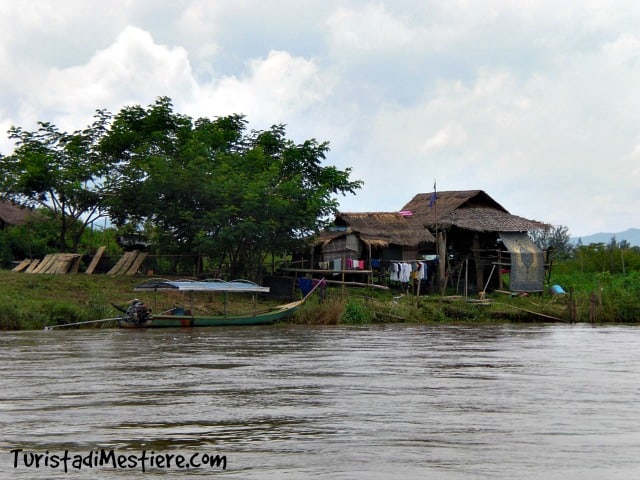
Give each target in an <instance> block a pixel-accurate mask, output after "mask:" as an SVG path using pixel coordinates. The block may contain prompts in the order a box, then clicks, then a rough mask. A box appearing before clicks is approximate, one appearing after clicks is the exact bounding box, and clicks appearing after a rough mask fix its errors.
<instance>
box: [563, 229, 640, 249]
mask: <svg viewBox="0 0 640 480" xmlns="http://www.w3.org/2000/svg"><path fill="white" fill-rule="evenodd" d="M613 237H616V242H618V243H619V242H621V241H623V240H626V241H627V242H629V245H631V246H634V245H635V246H640V228H630V229H628V230H625V231H624V232H618V233H594V234H593V235H586V236H584V237H571V243H572V244H574V245H575V244H576V243H578V238H579V239H580V240H581V241H582V245H589V244H591V243H604V244H607V243H609V242H610V241H611V239H612V238H613Z"/></svg>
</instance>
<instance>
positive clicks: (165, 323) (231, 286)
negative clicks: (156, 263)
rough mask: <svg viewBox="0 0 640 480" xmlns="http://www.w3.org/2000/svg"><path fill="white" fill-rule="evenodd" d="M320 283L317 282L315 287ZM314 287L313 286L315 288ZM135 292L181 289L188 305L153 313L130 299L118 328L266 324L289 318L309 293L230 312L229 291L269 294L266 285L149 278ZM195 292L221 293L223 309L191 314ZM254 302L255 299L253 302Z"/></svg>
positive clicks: (240, 281) (142, 304)
mask: <svg viewBox="0 0 640 480" xmlns="http://www.w3.org/2000/svg"><path fill="white" fill-rule="evenodd" d="M318 286H320V283H317V284H316V287H318ZM314 289H315V288H314ZM134 291H136V292H153V293H154V294H156V295H157V294H158V293H163V292H165V293H166V292H183V293H187V294H189V296H190V300H191V304H192V306H191V308H189V309H185V308H184V307H174V308H171V309H169V310H165V311H163V312H161V313H158V314H156V313H153V312H152V311H151V309H150V308H149V307H148V306H147V305H145V304H144V303H143V302H140V301H139V300H137V299H134V300H132V301H131V302H129V305H128V306H127V308H126V309H123V311H124V315H123V316H122V318H119V319H118V326H119V327H121V328H167V327H174V328H175V327H213V326H240V325H266V324H272V323H275V322H277V321H279V320H283V319H286V318H288V317H291V316H292V315H293V314H294V313H295V312H296V311H297V310H298V308H300V306H301V305H302V304H303V303H304V301H305V300H306V299H307V298H308V297H309V295H310V294H311V293H312V292H309V293H308V294H307V295H306V296H305V297H304V298H303V299H301V300H298V301H295V302H291V303H287V304H285V305H278V306H274V307H269V308H266V309H263V310H258V308H257V306H256V305H254V309H253V310H252V311H250V312H248V313H230V312H228V311H227V295H229V294H242V293H244V294H253V295H254V298H255V295H256V294H258V293H268V292H269V287H262V286H260V285H258V284H256V283H253V282H249V281H247V280H234V281H231V282H225V281H220V280H210V281H195V280H179V281H171V280H151V281H148V282H144V283H142V284H140V285H138V286H137V287H135V288H134ZM197 293H220V294H222V295H223V296H224V312H222V313H220V314H198V313H194V308H193V298H194V295H195V294H197ZM254 303H255V302H254Z"/></svg>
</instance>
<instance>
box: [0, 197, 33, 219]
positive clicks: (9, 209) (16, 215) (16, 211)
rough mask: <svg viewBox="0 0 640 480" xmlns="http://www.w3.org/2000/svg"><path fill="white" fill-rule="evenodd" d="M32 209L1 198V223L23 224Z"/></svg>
mask: <svg viewBox="0 0 640 480" xmlns="http://www.w3.org/2000/svg"><path fill="white" fill-rule="evenodd" d="M31 213H32V210H30V209H28V208H26V207H21V206H19V205H16V204H15V203H13V202H12V201H9V200H6V199H4V198H0V223H3V224H6V225H22V224H23V223H25V222H26V221H27V217H28V216H29V215H30V214H31Z"/></svg>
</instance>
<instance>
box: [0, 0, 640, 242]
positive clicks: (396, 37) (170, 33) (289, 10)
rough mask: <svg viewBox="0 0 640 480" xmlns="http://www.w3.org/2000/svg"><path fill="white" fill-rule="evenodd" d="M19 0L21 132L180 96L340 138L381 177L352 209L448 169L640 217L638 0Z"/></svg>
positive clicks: (10, 62)
mask: <svg viewBox="0 0 640 480" xmlns="http://www.w3.org/2000/svg"><path fill="white" fill-rule="evenodd" d="M52 5H54V4H52ZM3 7H4V11H3V13H4V14H3V16H1V17H0V40H1V41H0V68H2V70H3V75H2V77H0V105H1V107H0V128H4V129H5V130H6V128H7V126H8V125H12V124H16V125H20V126H24V127H25V128H30V127H31V126H33V125H34V124H35V121H36V120H46V121H52V122H53V123H55V124H57V125H58V126H59V127H61V128H63V129H67V130H73V129H78V128H83V127H84V126H85V125H86V124H87V123H89V122H90V121H91V117H92V115H93V113H94V111H95V109H97V108H107V109H109V110H111V111H117V110H118V109H119V108H120V107H121V106H122V105H125V104H133V103H136V104H142V105H147V104H149V103H152V102H153V101H154V100H155V98H156V97H158V96H161V95H167V96H169V97H171V98H172V99H173V100H174V105H175V106H176V110H177V111H179V112H180V113H184V114H187V115H191V116H207V117H215V116H219V115H225V114H229V113H242V114H245V115H246V116H247V119H248V120H249V121H250V122H251V124H252V127H255V128H267V127H268V126H269V125H271V124H274V123H286V124H287V125H288V128H287V131H288V133H289V135H290V136H292V137H294V139H296V140H298V139H306V138H311V137H315V138H318V139H319V140H329V141H330V142H331V146H332V150H331V152H330V155H329V161H330V162H331V163H335V164H336V165H338V166H339V167H340V168H346V167H353V178H357V179H363V180H365V182H366V183H365V188H364V189H363V190H362V191H361V192H359V193H358V195H357V196H356V197H346V198H343V199H341V205H342V207H343V209H344V210H352V211H358V210H360V211H364V210H378V209H379V210H394V209H397V208H400V207H401V206H402V205H403V204H404V203H405V202H406V201H408V200H409V199H410V198H411V197H412V196H413V195H414V194H415V193H417V192H420V191H428V190H429V189H430V188H431V186H432V184H433V180H434V178H435V179H437V181H438V186H439V188H442V189H458V188H460V189H462V188H473V189H476V188H480V189H484V190H486V191H487V192H488V193H489V194H490V195H492V196H494V197H495V198H496V200H497V201H499V202H500V203H501V204H503V205H504V206H505V207H506V208H507V209H509V210H510V211H512V212H513V213H515V214H518V215H523V216H527V217H531V218H536V219H540V220H545V221H549V222H552V223H555V224H562V225H566V226H568V227H569V229H570V231H571V232H572V233H576V234H587V233H592V232H593V231H594V230H595V229H606V230H609V231H616V230H621V229H624V228H627V227H630V226H638V224H637V220H636V219H637V213H636V212H637V211H638V208H640V205H639V203H640V201H639V193H638V192H639V188H638V187H639V183H638V182H639V178H638V177H639V175H640V171H639V167H638V164H639V163H640V162H639V160H640V154H639V153H638V151H640V147H638V145H640V140H639V139H640V127H639V126H638V122H637V118H636V117H637V111H638V110H639V109H640V91H639V90H638V89H637V85H638V84H640V62H638V58H639V54H640V36H639V35H638V33H637V25H638V23H639V22H640V6H638V5H637V4H636V3H635V2H631V1H626V0H620V1H616V2H606V1H595V2H579V1H577V0H568V1H567V2H561V3H558V2H551V1H550V0H549V1H545V0H542V1H540V2H524V3H523V2H520V3H511V2H504V1H501V0H488V1H486V2H468V1H466V0H451V1H449V2H440V1H436V0H429V1H424V2H423V1H421V2H418V1H412V0H398V1H394V2H389V1H378V2H370V1H368V0H356V1H353V2H349V3H344V2H340V1H338V0H328V1H327V2H319V3H307V2H296V1H294V0H278V1H274V2H267V3H264V2H263V3H260V2H258V3H256V2H250V1H248V0H238V1H236V2H209V1H206V0H190V1H185V2H150V1H138V2H129V1H127V0H114V1H113V2H108V3H107V4H105V5H102V6H101V7H100V8H97V7H95V6H94V4H92V3H91V2H84V1H73V0H60V1H59V2H56V3H55V5H54V6H51V5H49V4H47V3H46V2H45V3H44V4H43V3H42V2H38V1H31V0H21V1H17V0H15V1H14V0H5V2H4V4H3ZM267 19H268V21H267ZM9 149H10V143H9V142H8V141H7V140H6V138H4V137H3V138H0V151H2V152H3V153H6V152H7V151H8V150H9ZM634 222H635V224H634Z"/></svg>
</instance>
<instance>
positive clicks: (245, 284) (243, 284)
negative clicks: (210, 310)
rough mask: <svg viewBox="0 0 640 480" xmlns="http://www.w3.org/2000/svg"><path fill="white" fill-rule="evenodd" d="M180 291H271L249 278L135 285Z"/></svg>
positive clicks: (137, 289)
mask: <svg viewBox="0 0 640 480" xmlns="http://www.w3.org/2000/svg"><path fill="white" fill-rule="evenodd" d="M158 290H167V291H180V292H238V293H269V290H270V289H269V287H262V286H260V285H258V284H257V283H253V282H250V281H249V280H232V281H230V282H226V281H224V280H203V281H200V280H163V279H159V280H149V281H147V282H144V283H141V284H140V285H138V286H136V287H134V289H133V291H134V292H148V291H158Z"/></svg>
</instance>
